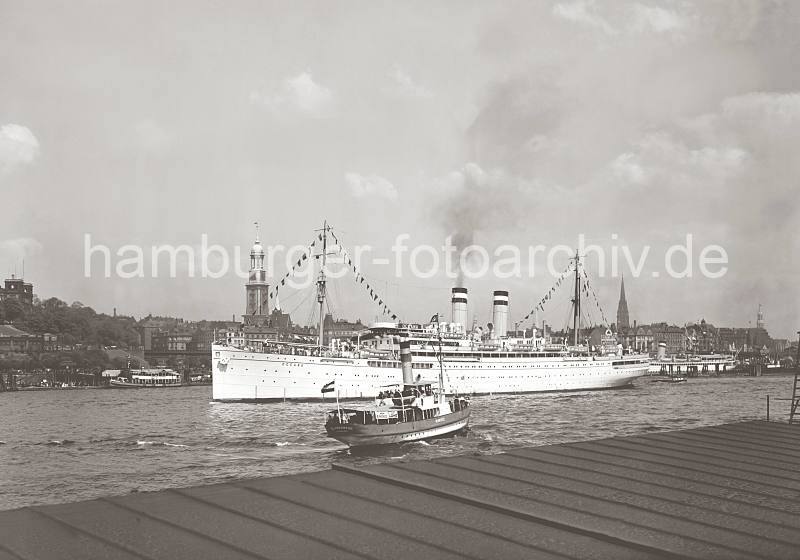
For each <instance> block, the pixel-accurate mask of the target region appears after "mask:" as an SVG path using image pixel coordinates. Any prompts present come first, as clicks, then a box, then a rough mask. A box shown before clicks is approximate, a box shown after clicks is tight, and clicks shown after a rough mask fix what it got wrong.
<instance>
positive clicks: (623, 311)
mask: <svg viewBox="0 0 800 560" xmlns="http://www.w3.org/2000/svg"><path fill="white" fill-rule="evenodd" d="M630 326H631V322H630V318H629V316H628V300H626V299H625V277H624V276H623V277H622V283H621V284H620V286H619V305H618V306H617V330H618V331H619V330H620V329H628V328H630Z"/></svg>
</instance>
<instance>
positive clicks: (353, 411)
mask: <svg viewBox="0 0 800 560" xmlns="http://www.w3.org/2000/svg"><path fill="white" fill-rule="evenodd" d="M400 362H401V366H402V370H403V384H402V389H401V386H400V385H398V386H396V388H395V390H392V387H387V388H386V391H382V392H381V393H380V394H378V396H377V398H376V399H375V401H374V402H373V404H371V405H369V406H363V407H358V408H342V407H341V406H338V402H337V407H336V409H335V410H331V411H329V412H328V413H327V415H326V421H325V430H326V432H327V433H328V437H332V438H334V439H337V440H339V441H341V442H342V443H346V444H347V445H349V446H350V447H358V446H366V445H384V444H391V443H402V442H408V441H420V440H425V439H430V438H434V437H439V436H444V435H448V434H452V433H455V432H458V431H459V430H463V429H464V428H466V427H467V425H468V424H469V416H470V407H469V399H467V398H466V397H459V396H453V397H451V398H449V399H448V398H447V396H446V395H445V394H444V392H443V391H442V385H443V384H442V383H441V380H440V382H439V384H438V386H435V385H434V384H433V383H432V382H430V381H414V379H413V373H412V369H411V343H410V342H408V341H401V342H400Z"/></svg>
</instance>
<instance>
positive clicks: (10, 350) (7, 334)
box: [0, 325, 52, 357]
mask: <svg viewBox="0 0 800 560" xmlns="http://www.w3.org/2000/svg"><path fill="white" fill-rule="evenodd" d="M51 336H52V335H51ZM43 346H44V338H43V337H42V336H39V335H35V334H30V333H27V332H25V331H23V330H20V329H18V328H17V327H14V326H12V325H0V357H4V356H5V355H7V354H35V353H39V352H41V351H42V349H43Z"/></svg>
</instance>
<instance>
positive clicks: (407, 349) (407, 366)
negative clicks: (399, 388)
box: [400, 340, 414, 385]
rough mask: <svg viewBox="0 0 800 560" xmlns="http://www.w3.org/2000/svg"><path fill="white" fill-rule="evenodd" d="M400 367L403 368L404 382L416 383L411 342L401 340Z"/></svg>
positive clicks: (406, 383) (407, 383)
mask: <svg viewBox="0 0 800 560" xmlns="http://www.w3.org/2000/svg"><path fill="white" fill-rule="evenodd" d="M400 367H401V368H403V384H405V385H409V384H411V383H414V372H413V370H412V369H411V342H410V341H408V340H401V341H400Z"/></svg>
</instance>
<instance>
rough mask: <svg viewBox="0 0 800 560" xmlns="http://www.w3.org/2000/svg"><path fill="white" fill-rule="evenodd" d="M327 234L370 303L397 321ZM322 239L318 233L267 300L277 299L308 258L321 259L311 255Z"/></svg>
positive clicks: (339, 243) (337, 240)
mask: <svg viewBox="0 0 800 560" xmlns="http://www.w3.org/2000/svg"><path fill="white" fill-rule="evenodd" d="M328 233H329V234H330V236H331V237H332V238H333V241H334V242H335V244H336V253H337V254H339V255H342V262H346V263H347V265H348V267H350V268H352V270H353V274H354V276H355V281H356V284H358V285H364V287H365V288H366V289H367V291H368V292H369V295H370V297H371V298H372V301H376V302H378V307H382V309H383V312H384V314H386V315H390V316H391V318H392V320H393V321H396V320H397V314H395V313H393V312H392V310H391V309H389V307H388V306H387V305H386V304H384V302H383V299H380V301H379V296H378V294H377V293H375V290H373V289H372V286H370V285H369V282H366V278H365V277H364V275H363V274H361V272H360V271H359V270H358V267H357V266H356V265H355V263H354V262H353V259H352V257H351V256H350V254H349V253H348V252H347V250H346V249H345V248H344V246H343V245H342V243H341V242H340V241H339V238H338V237H337V236H336V234H335V233H334V232H333V230H331V229H329V230H328ZM322 239H323V236H322V233H318V234H317V236H316V238H315V239H314V240H312V241H311V243H310V244H309V245H308V247H307V248H306V250H305V251H304V252H303V255H302V256H301V257H300V258H299V259H297V262H296V263H294V266H292V268H291V269H290V270H289V271H288V272H287V273H286V274H285V275H284V276H283V278H281V280H280V282H278V283H277V284H276V285H275V287H274V288H273V290H272V291H270V293H269V299H276V298H277V297H278V291H279V290H280V288H281V287H282V286H285V285H286V280H288V279H289V277H290V276H292V275H293V274H294V273H295V271H296V270H297V269H298V268H299V267H300V266H301V265H302V264H303V262H304V261H307V260H308V258H309V257H310V256H312V257H313V258H314V260H319V259H320V258H321V257H322V255H312V253H313V250H314V246H315V245H316V243H317V242H318V241H320V242H321V241H322Z"/></svg>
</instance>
